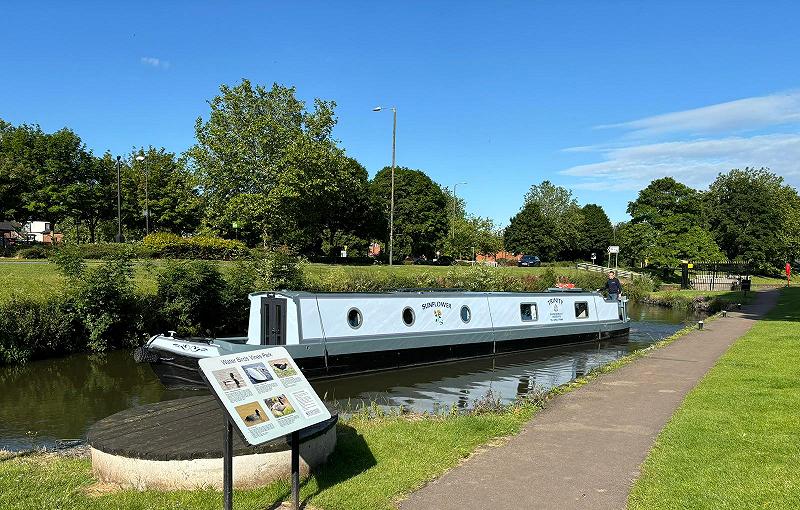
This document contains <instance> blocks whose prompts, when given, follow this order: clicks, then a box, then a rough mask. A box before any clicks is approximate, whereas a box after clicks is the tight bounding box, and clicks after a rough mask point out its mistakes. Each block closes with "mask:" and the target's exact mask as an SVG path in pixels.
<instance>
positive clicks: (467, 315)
mask: <svg viewBox="0 0 800 510" xmlns="http://www.w3.org/2000/svg"><path fill="white" fill-rule="evenodd" d="M461 320H462V321H463V322H464V324H466V323H468V322H469V321H471V320H472V310H470V309H469V307H468V306H467V305H464V306H462V307H461Z"/></svg>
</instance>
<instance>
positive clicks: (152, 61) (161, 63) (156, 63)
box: [139, 57, 169, 69]
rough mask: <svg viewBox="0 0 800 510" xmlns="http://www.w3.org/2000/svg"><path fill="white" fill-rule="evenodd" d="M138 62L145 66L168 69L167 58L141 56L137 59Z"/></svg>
mask: <svg viewBox="0 0 800 510" xmlns="http://www.w3.org/2000/svg"><path fill="white" fill-rule="evenodd" d="M139 62H141V63H142V64H144V65H147V66H152V67H158V68H161V69H169V60H162V59H160V58H156V57H142V58H141V59H139Z"/></svg>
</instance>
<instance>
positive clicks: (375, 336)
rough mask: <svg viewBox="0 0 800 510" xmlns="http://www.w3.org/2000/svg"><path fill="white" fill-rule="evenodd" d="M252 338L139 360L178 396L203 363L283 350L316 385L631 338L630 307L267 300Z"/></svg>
mask: <svg viewBox="0 0 800 510" xmlns="http://www.w3.org/2000/svg"><path fill="white" fill-rule="evenodd" d="M249 298H250V315H249V324H248V331H247V336H244V337H233V338H179V337H178V336H176V335H175V333H174V332H169V333H168V334H166V335H164V334H160V335H155V336H153V337H152V338H150V340H149V341H148V342H147V343H146V344H145V345H143V346H141V347H139V348H137V349H136V351H134V358H135V359H136V361H137V362H142V363H150V365H151V366H152V368H153V370H154V371H155V373H156V374H157V375H158V376H159V378H160V379H161V381H162V383H164V384H165V385H166V386H169V387H187V386H199V385H202V384H203V383H202V380H201V379H200V376H199V373H198V370H197V366H198V365H197V361H198V359H200V358H205V357H212V356H222V355H227V354H235V353H238V352H246V351H249V350H254V349H262V348H265V347H269V346H281V347H284V348H286V350H287V351H289V353H290V354H291V355H292V357H293V358H294V359H295V361H296V362H297V364H298V365H299V367H300V368H301V369H302V370H303V373H304V374H306V376H308V377H309V378H315V377H324V376H331V375H337V374H343V373H355V372H364V371H370V370H380V369H391V368H401V367H407V366H413V365H418V364H425V363H432V362H437V361H446V360H454V359H461V358H468V357H474V356H490V355H493V354H497V353H501V352H509V351H513V350H522V349H534V348H540V347H548V346H552V345H556V344H567V343H578V342H593V341H600V340H606V339H610V338H622V339H627V335H628V331H629V322H628V320H629V319H628V314H627V300H626V299H625V298H621V299H619V300H608V299H605V298H604V297H603V296H602V295H601V294H600V293H599V292H595V291H591V292H589V291H583V290H581V289H561V288H556V289H549V290H548V291H546V292H537V293H516V292H463V291H427V290H410V291H395V292H386V293H370V294H356V293H330V294H315V293H308V292H290V291H281V292H257V293H253V294H251V295H250V296H249Z"/></svg>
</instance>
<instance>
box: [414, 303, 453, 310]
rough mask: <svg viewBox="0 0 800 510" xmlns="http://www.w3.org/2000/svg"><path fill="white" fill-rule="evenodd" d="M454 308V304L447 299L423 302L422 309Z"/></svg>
mask: <svg viewBox="0 0 800 510" xmlns="http://www.w3.org/2000/svg"><path fill="white" fill-rule="evenodd" d="M434 307H435V308H452V307H453V305H451V304H450V303H448V302H447V301H431V302H430V303H422V309H423V310H427V309H428V308H434Z"/></svg>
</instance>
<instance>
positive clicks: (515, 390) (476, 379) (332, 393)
mask: <svg viewBox="0 0 800 510" xmlns="http://www.w3.org/2000/svg"><path fill="white" fill-rule="evenodd" d="M629 314H630V317H631V319H632V321H634V322H632V324H631V332H630V335H629V341H628V342H602V343H599V344H585V345H579V346H571V347H556V348H550V349H541V350H533V351H524V352H517V353H510V354H504V355H501V356H495V357H491V358H479V359H473V360H469V361H459V362H453V363H444V364H437V365H431V366H427V367H416V368H408V369H404V370H394V371H391V372H382V373H375V374H367V375H360V376H351V377H345V378H338V379H335V380H326V381H318V382H316V383H314V387H315V389H316V390H317V392H318V393H319V394H320V396H323V395H324V396H325V398H326V400H329V401H334V402H336V403H337V404H338V406H339V408H340V409H343V410H348V409H357V408H358V407H360V406H364V405H369V404H371V403H373V402H374V403H377V404H379V405H382V406H388V407H396V406H400V405H402V406H403V407H404V408H406V409H409V410H412V411H415V412H424V411H437V410H440V409H443V408H444V407H445V406H446V407H448V408H449V407H452V406H455V407H456V408H459V409H465V408H468V407H471V406H473V405H474V403H475V401H476V400H478V399H481V398H483V397H484V396H485V395H486V394H487V393H488V392H489V391H491V393H492V395H493V397H494V398H499V399H500V400H501V402H503V403H508V402H511V401H513V400H514V399H515V398H516V397H517V396H518V395H524V394H527V393H528V392H530V391H532V390H534V389H548V388H552V387H554V386H558V385H561V384H564V383H567V382H569V381H571V380H573V379H575V378H576V377H580V376H582V375H585V374H587V373H588V372H589V371H591V370H593V369H595V368H597V367H600V366H602V365H604V364H606V363H609V362H611V361H614V360H616V359H619V358H621V357H623V356H625V355H626V354H628V353H630V352H632V351H635V350H637V349H641V348H643V347H646V346H648V345H650V344H652V343H654V342H656V341H658V340H660V339H662V338H665V337H667V336H669V335H671V334H672V333H674V332H675V331H677V330H678V329H680V328H681V327H682V326H683V324H684V323H685V322H690V321H693V320H694V319H695V317H694V316H692V315H687V313H686V312H685V311H681V310H672V309H668V308H657V307H649V306H632V307H631V309H630V312H629Z"/></svg>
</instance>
